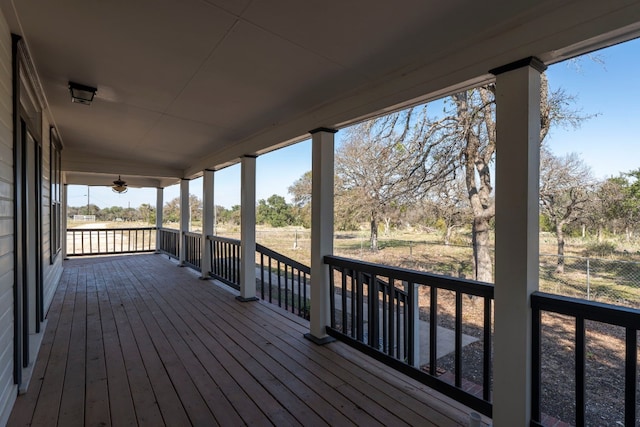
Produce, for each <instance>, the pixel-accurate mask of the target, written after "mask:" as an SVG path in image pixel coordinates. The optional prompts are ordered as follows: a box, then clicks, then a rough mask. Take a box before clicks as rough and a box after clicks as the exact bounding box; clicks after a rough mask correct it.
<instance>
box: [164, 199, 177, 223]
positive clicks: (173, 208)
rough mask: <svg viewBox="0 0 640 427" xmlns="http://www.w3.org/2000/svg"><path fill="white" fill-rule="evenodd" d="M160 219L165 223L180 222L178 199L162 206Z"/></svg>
mask: <svg viewBox="0 0 640 427" xmlns="http://www.w3.org/2000/svg"><path fill="white" fill-rule="evenodd" d="M162 217H163V219H164V221H165V222H180V197H176V198H174V199H173V200H170V201H168V202H167V203H165V204H164V207H163V214H162Z"/></svg>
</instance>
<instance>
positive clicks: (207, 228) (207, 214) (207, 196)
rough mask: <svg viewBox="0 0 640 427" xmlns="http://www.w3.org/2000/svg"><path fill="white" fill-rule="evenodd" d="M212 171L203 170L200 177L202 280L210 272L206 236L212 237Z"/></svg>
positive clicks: (208, 246) (213, 219)
mask: <svg viewBox="0 0 640 427" xmlns="http://www.w3.org/2000/svg"><path fill="white" fill-rule="evenodd" d="M213 174H214V171H212V170H209V169H207V170H205V171H204V175H203V177H202V180H203V182H202V205H203V206H202V239H201V243H202V250H201V251H200V253H201V254H202V259H201V260H200V270H201V271H200V272H201V276H200V277H201V278H202V279H208V278H209V272H210V271H211V245H209V242H208V241H207V236H211V235H213V223H214V221H215V217H214V197H215V196H214V194H213V178H214V175H213Z"/></svg>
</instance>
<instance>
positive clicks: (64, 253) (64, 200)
mask: <svg viewBox="0 0 640 427" xmlns="http://www.w3.org/2000/svg"><path fill="white" fill-rule="evenodd" d="M67 197H68V189H67V184H64V185H63V186H62V206H61V208H62V212H61V213H60V216H61V217H62V218H60V223H61V225H62V230H60V246H62V259H63V260H64V259H67Z"/></svg>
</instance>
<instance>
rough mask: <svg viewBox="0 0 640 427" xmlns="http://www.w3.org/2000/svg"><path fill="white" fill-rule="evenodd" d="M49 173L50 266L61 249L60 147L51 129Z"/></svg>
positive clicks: (56, 136)
mask: <svg viewBox="0 0 640 427" xmlns="http://www.w3.org/2000/svg"><path fill="white" fill-rule="evenodd" d="M50 132H51V138H50V150H49V155H50V159H49V160H50V163H49V165H50V172H51V186H50V192H51V224H50V230H51V264H53V262H54V261H55V259H56V256H57V255H58V253H59V252H60V249H61V248H62V236H61V234H62V184H61V182H62V173H61V169H62V164H61V163H62V156H61V151H62V146H61V144H60V139H59V138H58V134H57V132H56V130H55V128H53V127H52V128H51V131H50Z"/></svg>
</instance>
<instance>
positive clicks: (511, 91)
mask: <svg viewBox="0 0 640 427" xmlns="http://www.w3.org/2000/svg"><path fill="white" fill-rule="evenodd" d="M545 68H546V67H545V65H544V64H543V63H542V62H541V61H539V60H538V59H537V58H527V59H525V60H522V61H517V62H515V63H513V64H509V65H506V66H504V67H500V68H498V69H495V70H491V73H492V74H494V75H496V126H497V134H496V194H495V197H496V252H495V259H496V272H495V311H494V313H495V329H494V331H495V332H494V333H495V335H494V345H495V352H494V354H495V358H494V362H493V366H494V376H493V378H494V391H493V423H494V425H495V426H497V427H500V426H528V425H529V423H530V420H531V306H530V295H531V293H533V292H535V291H536V290H538V268H539V267H538V258H539V247H538V246H539V243H538V239H539V236H538V226H539V217H538V216H539V208H538V191H539V175H540V172H539V168H540V74H541V73H542V72H543V71H544V70H545Z"/></svg>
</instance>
